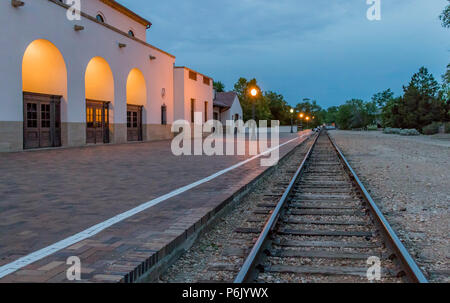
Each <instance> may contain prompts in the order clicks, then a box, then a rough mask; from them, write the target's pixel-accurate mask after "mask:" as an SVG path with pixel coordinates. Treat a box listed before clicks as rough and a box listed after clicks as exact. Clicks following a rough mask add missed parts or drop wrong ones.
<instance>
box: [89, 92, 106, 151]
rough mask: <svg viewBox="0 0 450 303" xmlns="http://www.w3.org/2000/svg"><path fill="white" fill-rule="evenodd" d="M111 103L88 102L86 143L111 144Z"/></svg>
mask: <svg viewBox="0 0 450 303" xmlns="http://www.w3.org/2000/svg"><path fill="white" fill-rule="evenodd" d="M109 103H110V102H106V101H96V100H86V143H87V144H103V143H109Z"/></svg>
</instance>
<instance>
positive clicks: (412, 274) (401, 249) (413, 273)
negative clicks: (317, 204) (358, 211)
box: [326, 132, 428, 283]
mask: <svg viewBox="0 0 450 303" xmlns="http://www.w3.org/2000/svg"><path fill="white" fill-rule="evenodd" d="M326 134H327V136H328V138H329V139H330V141H331V143H332V145H333V147H334V149H335V150H336V152H337V153H338V155H339V157H340V158H341V160H342V162H343V163H344V164H345V166H346V168H347V169H348V171H349V172H350V174H351V177H352V178H353V179H354V181H355V183H356V185H357V186H358V188H359V190H360V192H361V193H362V194H363V198H364V199H365V200H366V201H367V203H368V205H369V206H370V209H371V210H372V214H373V215H374V217H375V219H376V220H377V221H378V223H379V225H380V226H381V227H382V231H383V233H384V235H385V237H386V238H387V239H388V240H389V242H390V243H389V244H390V248H391V249H392V250H393V251H394V252H395V253H396V254H395V255H396V256H397V257H398V258H399V259H400V261H401V263H402V265H403V269H404V270H406V273H405V274H406V275H407V276H408V277H409V278H410V279H411V281H412V282H415V283H428V280H427V278H426V277H425V275H424V274H423V273H422V271H421V270H420V268H419V267H418V266H417V264H416V262H415V261H414V259H413V258H412V257H411V255H410V254H409V252H408V251H407V249H406V248H405V246H404V245H403V243H402V242H401V241H400V239H399V238H398V236H397V235H396V233H395V231H394V230H393V229H392V227H391V225H390V224H389V222H388V221H387V220H386V218H385V216H384V215H383V213H382V212H381V210H380V209H379V207H378V206H377V204H376V203H375V201H374V200H373V199H372V197H371V196H370V194H369V192H368V191H367V190H366V188H365V187H364V185H363V184H362V182H361V181H360V179H359V178H358V176H357V175H356V173H355V171H354V170H353V168H352V167H351V166H350V163H349V162H348V161H347V159H346V158H345V156H344V154H343V153H342V152H341V150H340V149H339V147H338V146H337V144H336V142H335V141H334V139H333V138H331V136H330V135H329V134H328V132H327V133H326Z"/></svg>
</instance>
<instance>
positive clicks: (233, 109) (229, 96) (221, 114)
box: [213, 92, 243, 126]
mask: <svg viewBox="0 0 450 303" xmlns="http://www.w3.org/2000/svg"><path fill="white" fill-rule="evenodd" d="M213 112H214V120H218V121H220V122H221V123H222V124H223V126H226V123H227V121H229V120H232V121H236V120H239V119H243V112H242V106H241V103H240V102H239V98H238V95H237V94H236V93H235V92H221V93H215V98H214V109H213Z"/></svg>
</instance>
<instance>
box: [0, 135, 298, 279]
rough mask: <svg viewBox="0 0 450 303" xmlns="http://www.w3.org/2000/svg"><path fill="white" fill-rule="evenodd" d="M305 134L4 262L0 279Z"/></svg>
mask: <svg viewBox="0 0 450 303" xmlns="http://www.w3.org/2000/svg"><path fill="white" fill-rule="evenodd" d="M305 136H306V135H302V136H300V137H297V138H294V139H292V140H289V141H287V142H285V143H283V144H280V145H278V146H276V147H273V148H271V149H268V150H267V151H265V152H263V153H260V154H258V155H256V156H254V157H252V158H249V159H247V160H245V161H242V162H239V163H237V164H235V165H233V166H231V167H229V168H226V169H224V170H221V171H219V172H217V173H215V174H213V175H211V176H209V177H206V178H204V179H202V180H199V181H197V182H194V183H192V184H189V185H186V186H184V187H181V188H178V189H176V190H174V191H172V192H170V193H168V194H165V195H164V196H161V197H159V198H156V199H153V200H151V201H149V202H146V203H143V204H141V205H139V206H137V207H135V208H133V209H130V210H128V211H126V212H124V213H121V214H119V215H117V216H115V217H112V218H110V219H108V220H106V221H103V222H101V223H99V224H97V225H94V226H92V227H90V228H88V229H86V230H83V231H82V232H80V233H78V234H75V235H73V236H70V237H68V238H66V239H64V240H61V241H59V242H56V243H54V244H52V245H50V246H47V247H45V248H42V249H40V250H38V251H35V252H33V253H31V254H29V255H26V256H24V257H22V258H19V259H17V260H16V261H13V262H11V263H8V264H5V265H3V266H1V267H0V279H1V278H3V277H5V276H7V275H9V274H12V273H13V272H15V271H17V270H19V269H21V268H23V267H25V266H28V265H30V264H32V263H34V262H36V261H39V260H41V259H43V258H45V257H48V256H50V255H52V254H54V253H55V252H57V251H60V250H62V249H64V248H67V247H69V246H72V245H74V244H76V243H78V242H81V241H83V240H85V239H88V238H90V237H92V236H95V235H96V234H98V233H100V232H101V231H103V230H105V229H107V228H108V227H111V226H113V225H114V224H117V223H119V222H121V221H123V220H125V219H128V218H130V217H132V216H134V215H136V214H138V213H140V212H142V211H144V210H147V209H149V208H151V207H153V206H155V205H158V204H159V203H161V202H163V201H165V200H168V199H170V198H173V197H175V196H178V195H179V194H182V193H184V192H186V191H188V190H191V189H193V188H195V187H197V186H199V185H202V184H204V183H206V182H209V181H211V180H213V179H215V178H217V177H220V176H221V175H223V174H226V173H228V172H229V171H232V170H234V169H236V168H238V167H241V166H243V165H245V164H247V163H249V162H251V161H253V160H256V159H258V158H260V157H262V156H264V155H267V154H270V153H271V152H272V151H274V150H277V149H279V148H281V147H282V146H284V145H286V144H289V143H291V142H293V141H295V140H298V139H301V138H303V137H305Z"/></svg>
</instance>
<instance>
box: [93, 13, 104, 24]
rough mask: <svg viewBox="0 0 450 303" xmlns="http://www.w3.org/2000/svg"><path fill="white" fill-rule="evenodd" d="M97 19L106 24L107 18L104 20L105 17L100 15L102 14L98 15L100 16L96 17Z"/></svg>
mask: <svg viewBox="0 0 450 303" xmlns="http://www.w3.org/2000/svg"><path fill="white" fill-rule="evenodd" d="M95 19H97V21H98V22H101V23H105V18H103V16H102V15H100V14H98V15H97V16H96V17H95Z"/></svg>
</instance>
